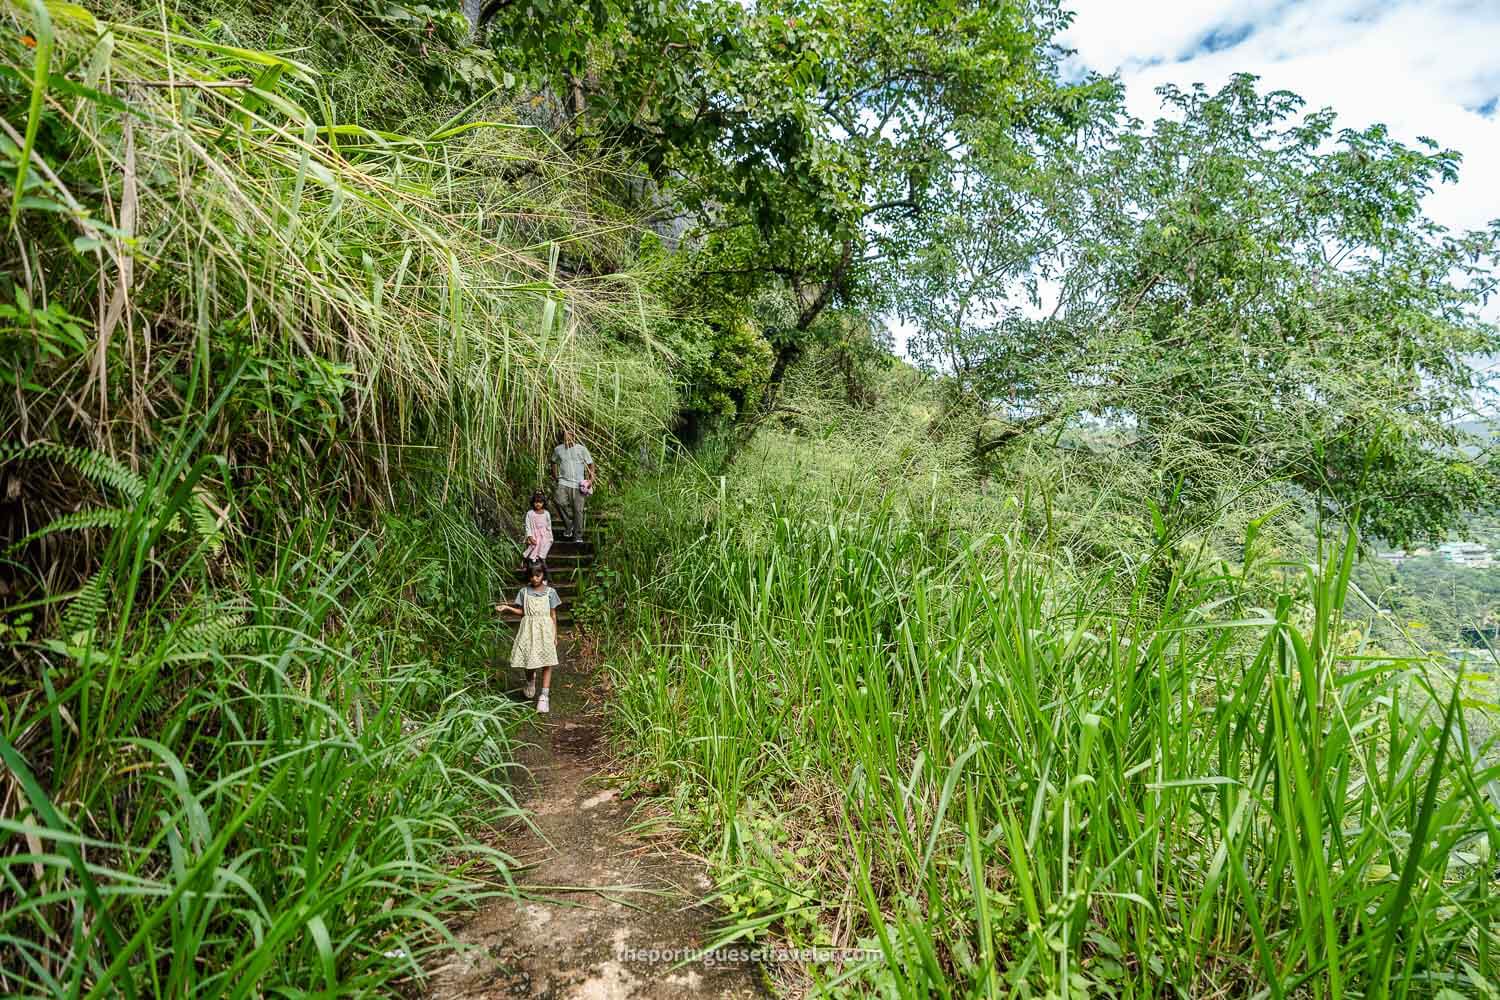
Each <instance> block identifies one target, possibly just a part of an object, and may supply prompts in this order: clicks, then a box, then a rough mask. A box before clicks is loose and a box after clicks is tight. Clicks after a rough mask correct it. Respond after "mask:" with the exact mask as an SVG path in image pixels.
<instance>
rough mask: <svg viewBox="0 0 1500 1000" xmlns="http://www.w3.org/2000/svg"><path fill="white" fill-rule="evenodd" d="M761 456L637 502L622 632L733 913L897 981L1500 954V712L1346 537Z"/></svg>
mask: <svg viewBox="0 0 1500 1000" xmlns="http://www.w3.org/2000/svg"><path fill="white" fill-rule="evenodd" d="M733 471H734V470H733V468H732V469H731V472H733ZM747 478H748V477H747ZM733 480H734V477H733V476H731V477H730V479H729V480H728V481H726V483H725V484H724V485H721V486H720V487H719V488H718V489H717V490H715V489H713V488H711V487H710V488H707V489H701V490H699V489H697V488H694V487H679V490H680V492H679V493H678V494H677V499H676V500H670V499H669V500H662V501H658V505H657V506H653V505H652V503H651V502H649V501H646V500H642V501H641V502H640V503H639V504H637V503H636V502H635V501H634V500H632V501H630V502H629V503H630V506H631V509H632V510H636V511H638V512H639V513H640V514H641V515H642V517H643V518H644V519H645V520H644V523H638V525H637V531H638V532H639V533H638V534H634V535H632V536H631V537H628V538H625V539H622V540H620V544H619V549H620V551H621V553H622V560H621V563H620V565H621V566H622V567H626V568H627V569H629V568H634V571H635V576H634V581H633V582H634V587H635V588H636V589H635V591H634V593H633V595H632V596H631V597H630V599H628V600H627V601H625V602H624V605H623V610H621V611H619V612H618V613H617V615H618V616H617V618H616V620H615V627H616V633H615V634H616V635H617V636H618V645H617V646H616V648H617V649H618V652H617V653H616V654H615V656H614V658H613V660H612V662H611V667H612V670H613V677H614V681H615V684H616V695H617V719H618V722H619V726H620V729H621V731H622V733H623V734H624V735H625V736H626V737H627V739H628V740H629V742H630V744H631V745H632V746H633V747H634V748H635V750H636V752H637V758H636V761H637V768H638V774H639V780H640V781H641V782H642V783H643V784H646V785H648V786H653V787H656V788H658V789H659V790H662V791H663V793H664V794H667V795H669V796H670V797H671V798H672V799H673V800H674V802H675V811H676V814H677V816H678V818H679V822H681V823H682V824H683V825H684V826H685V827H686V828H687V829H688V830H690V831H691V832H692V833H693V834H695V835H696V836H697V837H698V838H699V839H700V841H701V842H702V843H703V844H705V845H706V847H707V848H708V849H709V850H710V851H711V852H712V854H713V856H714V857H715V858H717V859H718V865H719V869H718V870H719V874H720V876H721V883H722V884H723V886H724V901H725V902H726V904H727V905H728V906H729V907H730V908H731V909H732V910H733V911H734V913H735V915H736V920H735V922H734V923H733V925H732V926H731V927H730V928H729V930H728V931H726V935H727V936H746V935H756V934H759V933H764V932H767V931H768V930H774V931H776V932H777V933H780V934H782V935H785V936H787V937H790V938H791V939H792V940H794V941H797V942H800V943H833V944H838V945H854V944H860V945H864V946H867V947H871V948H875V949H878V951H879V953H880V955H881V958H880V959H879V960H878V961H875V962H871V963H866V964H864V965H860V966H856V967H854V968H852V969H844V970H842V971H838V972H836V971H835V970H834V969H833V968H831V967H830V968H827V969H821V970H814V972H815V974H816V975H818V977H819V982H820V985H821V986H822V987H823V988H825V989H827V990H829V991H830V992H841V991H844V990H854V991H856V992H872V993H875V994H878V995H886V996H901V997H926V996H943V997H969V996H1009V995H1041V994H1046V995H1051V996H1072V995H1085V994H1094V993H1103V994H1108V995H1119V996H1147V995H1151V996H1155V995H1161V994H1164V993H1174V994H1178V995H1206V994H1218V993H1232V994H1247V995H1268V996H1273V997H1281V996H1287V995H1298V996H1316V997H1323V996H1327V997H1344V996H1356V995H1357V996H1389V995H1395V996H1410V995H1424V996H1432V995H1447V996H1452V995H1455V994H1473V993H1483V992H1485V991H1486V990H1488V989H1490V988H1491V987H1489V986H1487V985H1485V984H1488V983H1492V982H1493V981H1494V980H1495V977H1496V972H1497V968H1496V959H1495V951H1496V946H1497V944H1500V942H1497V940H1496V931H1495V928H1496V917H1497V903H1496V899H1497V895H1500V884H1497V869H1496V860H1495V857H1496V850H1495V849H1496V847H1500V828H1497V818H1500V766H1497V765H1496V763H1495V760H1496V754H1495V749H1496V748H1495V744H1494V741H1493V738H1490V739H1488V740H1485V741H1483V742H1476V740H1475V738H1474V736H1473V734H1472V733H1471V732H1470V731H1469V729H1468V728H1467V725H1466V721H1465V720H1466V713H1465V712H1464V711H1460V710H1459V709H1460V708H1461V707H1464V706H1461V705H1460V704H1459V697H1460V696H1459V688H1458V686H1457V683H1456V679H1455V678H1454V677H1452V676H1451V675H1449V674H1448V673H1447V672H1446V671H1445V670H1444V669H1442V668H1441V666H1440V665H1439V664H1436V663H1433V662H1428V661H1426V660H1424V659H1421V658H1418V657H1407V656H1402V655H1396V654H1393V653H1390V652H1388V651H1384V650H1380V649H1377V648H1372V647H1371V646H1370V645H1369V644H1368V643H1367V642H1366V641H1365V640H1364V639H1363V638H1362V636H1361V635H1360V634H1359V633H1358V632H1357V630H1355V629H1353V628H1351V627H1350V626H1347V625H1346V624H1345V622H1344V620H1343V618H1342V613H1341V609H1342V608H1343V607H1344V605H1345V601H1346V598H1347V593H1346V588H1347V586H1348V574H1349V569H1350V565H1351V562H1352V558H1353V550H1352V548H1351V546H1352V545H1353V542H1354V540H1353V539H1352V538H1346V539H1341V540H1337V543H1336V544H1333V545H1331V546H1329V548H1328V551H1327V552H1326V553H1325V555H1324V557H1323V558H1322V559H1320V560H1314V561H1312V562H1306V563H1300V562H1299V563H1279V564H1276V563H1268V562H1267V559H1266V557H1264V556H1260V555H1257V551H1258V550H1259V549H1261V548H1263V547H1262V546H1257V544H1256V539H1255V538H1254V537H1253V535H1252V537H1249V538H1247V539H1246V541H1245V545H1244V548H1243V558H1241V559H1239V560H1236V561H1234V562H1228V561H1219V562H1213V561H1200V562H1199V563H1197V564H1196V568H1194V564H1192V563H1188V562H1185V561H1184V560H1182V559H1181V558H1180V556H1179V555H1177V553H1176V550H1175V547H1171V546H1163V547H1161V548H1159V549H1158V550H1157V552H1156V554H1155V555H1153V556H1151V557H1150V558H1144V559H1142V560H1140V561H1139V562H1138V563H1136V564H1135V565H1133V566H1125V565H1123V564H1115V565H1114V566H1113V568H1111V567H1110V566H1109V565H1107V564H1094V566H1095V568H1093V569H1090V568H1088V567H1087V564H1085V565H1083V566H1082V567H1080V565H1077V564H1072V563H1070V562H1066V561H1063V557H1064V556H1065V553H1063V552H1060V551H1057V550H1055V549H1049V548H1048V547H1047V546H1045V545H1041V544H1027V543H1026V542H1025V541H1023V539H1022V538H1021V537H1018V536H1016V535H1013V534H998V535H985V534H982V533H969V532H967V531H948V530H944V529H945V528H946V527H947V525H946V524H945V523H944V522H943V521H942V519H941V518H937V519H933V518H932V517H931V516H929V514H928V513H926V512H924V511H922V510H921V509H917V510H911V509H909V508H905V507H903V506H901V505H896V504H889V503H888V504H886V505H884V506H883V507H882V506H880V505H876V506H875V507H874V508H873V509H870V510H865V511H851V510H845V509H842V508H853V507H857V506H858V504H856V503H854V502H852V501H851V502H849V503H847V504H842V503H840V502H839V500H838V499H837V495H838V494H837V492H835V493H834V494H833V495H829V494H817V493H815V492H813V491H802V492H797V491H786V490H782V491H779V495H777V496H770V495H766V494H759V493H757V492H756V491H755V489H754V488H753V486H752V485H746V486H743V487H742V488H737V487H734V486H731V485H729V483H730V482H733ZM657 495H658V496H660V497H671V496H672V495H673V494H672V492H671V491H670V490H658V491H657ZM844 495H845V496H850V497H860V496H864V495H865V492H864V491H863V490H862V487H861V485H860V483H859V482H857V481H854V480H851V481H849V482H848V483H847V484H846V489H845V493H844ZM700 512H701V513H700ZM653 515H656V516H653ZM1024 520H1025V519H1024V518H1017V522H1016V523H1024ZM1000 523H1001V525H1002V527H1003V525H1004V522H1000ZM1467 708H1468V709H1469V710H1470V711H1472V712H1480V713H1485V714H1488V713H1492V712H1493V710H1494V706H1487V707H1486V706H1476V705H1472V704H1471V705H1469V706H1467ZM1447 991H1451V992H1447Z"/></svg>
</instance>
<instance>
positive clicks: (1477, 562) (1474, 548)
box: [1437, 542, 1495, 569]
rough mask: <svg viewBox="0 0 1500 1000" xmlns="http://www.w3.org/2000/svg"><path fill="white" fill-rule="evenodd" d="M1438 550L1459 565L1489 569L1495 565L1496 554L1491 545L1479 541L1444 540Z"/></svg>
mask: <svg viewBox="0 0 1500 1000" xmlns="http://www.w3.org/2000/svg"><path fill="white" fill-rule="evenodd" d="M1437 551H1438V555H1440V556H1442V557H1443V558H1444V559H1446V560H1448V561H1449V562H1451V563H1454V564H1455V565H1458V566H1468V567H1471V568H1473V569H1488V568H1490V567H1492V566H1494V565H1495V556H1494V554H1493V553H1492V552H1490V550H1489V547H1488V546H1486V545H1481V544H1479V543H1478V542H1444V543H1443V544H1442V545H1439V546H1438V549H1437Z"/></svg>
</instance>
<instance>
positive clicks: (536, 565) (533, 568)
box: [526, 559, 547, 583]
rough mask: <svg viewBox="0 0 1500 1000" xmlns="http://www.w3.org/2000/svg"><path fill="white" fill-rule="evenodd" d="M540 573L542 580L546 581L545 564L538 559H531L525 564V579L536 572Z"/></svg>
mask: <svg viewBox="0 0 1500 1000" xmlns="http://www.w3.org/2000/svg"><path fill="white" fill-rule="evenodd" d="M538 573H540V574H542V582H543V583H546V582H547V564H546V563H544V562H542V561H541V560H540V559H532V560H531V561H530V562H528V563H527V564H526V579H527V581H528V582H529V581H530V580H531V578H532V577H533V576H535V575H536V574H538Z"/></svg>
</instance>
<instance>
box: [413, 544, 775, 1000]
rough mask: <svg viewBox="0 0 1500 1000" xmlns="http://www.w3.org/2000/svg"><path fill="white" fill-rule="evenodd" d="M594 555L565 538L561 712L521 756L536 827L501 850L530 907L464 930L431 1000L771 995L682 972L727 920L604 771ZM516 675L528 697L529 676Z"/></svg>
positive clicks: (560, 551) (556, 565) (724, 972)
mask: <svg viewBox="0 0 1500 1000" xmlns="http://www.w3.org/2000/svg"><path fill="white" fill-rule="evenodd" d="M592 556H593V552H592V547H591V546H589V545H587V544H579V543H572V544H569V543H559V545H558V546H557V549H555V550H554V556H553V557H551V558H549V559H548V564H549V566H550V567H551V569H552V575H553V577H554V580H553V586H555V587H557V589H558V591H559V594H560V595H561V596H562V597H563V600H564V602H565V604H564V607H563V608H562V609H559V613H558V617H559V626H560V634H559V639H558V642H559V654H560V659H561V663H560V665H559V666H558V668H557V669H556V670H555V671H554V673H553V680H552V711H551V714H549V715H535V716H533V719H532V722H531V723H530V724H529V725H528V726H527V727H526V729H525V730H524V731H523V732H522V733H521V738H522V739H523V740H526V741H528V743H529V744H530V745H529V746H528V747H527V748H526V749H525V750H524V751H523V753H522V754H521V755H520V761H519V763H520V764H521V765H522V767H524V769H525V770H524V771H522V772H520V773H521V778H520V779H519V787H518V788H517V799H518V801H520V802H521V803H522V804H523V805H524V806H525V807H526V809H527V810H528V812H529V813H530V814H531V817H532V824H533V825H534V828H533V827H529V826H527V825H525V824H521V823H517V824H514V825H513V826H512V827H510V828H508V829H506V830H504V831H502V836H501V839H500V842H499V846H500V847H501V848H502V849H504V850H505V851H506V852H508V853H509V854H511V855H512V856H513V857H515V858H516V859H517V861H518V862H519V864H520V865H521V866H522V867H521V868H520V869H519V870H518V872H517V875H516V883H517V887H518V888H519V889H520V891H521V896H522V898H521V899H519V900H514V901H513V900H505V901H500V902H496V903H494V904H492V905H491V906H489V907H487V908H485V909H482V910H480V911H478V912H477V913H475V914H474V915H473V916H472V917H470V918H469V919H468V920H467V921H466V922H465V923H464V924H462V925H461V926H459V927H456V928H455V933H456V934H457V936H458V938H459V940H460V941H461V942H462V943H463V944H464V945H466V946H467V947H465V949H464V950H463V951H462V952H461V953H460V954H459V955H458V956H457V957H455V958H454V959H452V960H450V961H449V963H448V964H446V965H443V966H441V967H439V968H436V969H433V970H432V975H431V978H430V980H429V988H428V993H427V996H428V997H429V998H432V1000H458V998H500V997H543V998H553V1000H573V998H576V1000H625V998H646V997H650V998H664V1000H676V998H684V1000H686V998H689V997H736V998H740V997H744V998H749V997H767V996H769V995H770V994H769V993H768V992H767V991H766V989H765V987H764V986H763V985H762V980H763V975H762V972H761V970H760V968H759V967H758V966H756V965H753V964H749V963H720V964H710V963H704V962H702V961H695V962H688V963H681V956H682V955H683V954H684V950H685V949H694V950H695V949H699V948H702V947H704V946H706V945H708V944H711V943H712V940H713V939H712V936H711V935H712V933H713V928H714V926H715V924H716V919H717V917H718V913H717V912H716V911H715V910H714V909H713V908H712V907H711V906H710V905H708V904H707V903H706V902H705V899H706V897H707V896H708V895H709V892H710V882H709V879H708V875H707V873H706V872H705V870H704V868H703V866H702V864H701V863H700V862H698V861H697V860H696V859H694V858H692V857H689V856H687V855H684V854H682V853H681V852H679V851H676V850H674V849H673V847H672V846H671V845H670V844H669V843H667V842H666V841H665V840H664V838H662V837H660V836H656V837H653V836H652V835H651V834H650V833H649V827H650V825H651V824H650V820H651V818H652V817H651V816H650V815H647V814H644V813H643V812H642V811H640V810H638V809H637V808H636V807H635V806H634V805H633V804H631V803H629V802H626V801H623V800H622V799H621V798H620V797H619V795H618V794H617V792H616V790H615V788H614V787H612V783H611V781H610V779H609V776H608V773H607V771H606V767H607V760H606V759H605V755H604V753H603V747H602V745H601V740H602V737H603V733H604V731H605V719H604V706H603V703H602V702H603V699H602V695H601V691H600V685H599V682H598V674H597V665H596V664H595V663H594V662H592V659H591V657H589V656H587V655H584V654H585V653H586V647H585V646H584V644H583V643H582V642H580V641H579V639H578V637H577V636H576V635H574V634H573V628H572V616H571V614H570V613H567V612H568V606H569V605H570V604H571V603H572V602H573V601H574V600H575V599H576V595H577V593H578V578H579V577H580V576H581V574H582V573H583V572H584V571H586V569H587V567H588V565H589V563H590V562H591V561H592ZM510 680H511V683H512V684H513V686H514V687H515V690H514V691H513V692H512V696H513V697H515V698H517V699H520V698H521V697H522V692H521V690H520V685H521V683H522V679H521V678H520V677H515V678H511V679H510ZM653 953H654V954H653Z"/></svg>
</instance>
